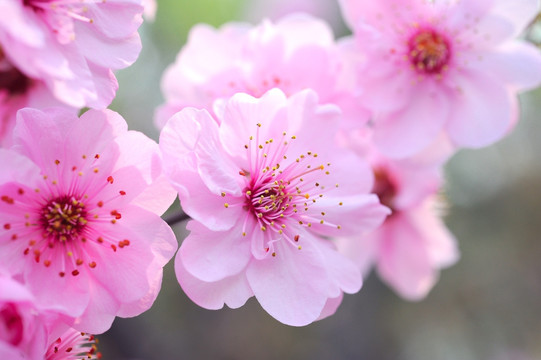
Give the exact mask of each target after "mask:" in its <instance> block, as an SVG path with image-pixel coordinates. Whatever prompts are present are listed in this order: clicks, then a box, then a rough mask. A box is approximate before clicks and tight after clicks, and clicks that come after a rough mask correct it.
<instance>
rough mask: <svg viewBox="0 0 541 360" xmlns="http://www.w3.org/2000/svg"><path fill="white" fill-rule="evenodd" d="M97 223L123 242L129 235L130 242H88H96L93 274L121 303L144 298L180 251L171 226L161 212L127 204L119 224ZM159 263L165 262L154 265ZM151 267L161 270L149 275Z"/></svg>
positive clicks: (91, 251) (89, 250)
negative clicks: (114, 245) (121, 244)
mask: <svg viewBox="0 0 541 360" xmlns="http://www.w3.org/2000/svg"><path fill="white" fill-rule="evenodd" d="M95 226H96V230H97V232H98V233H102V234H108V235H109V236H110V237H111V238H112V239H118V241H119V242H120V241H123V240H124V239H127V240H129V242H130V245H129V246H124V247H122V248H121V247H119V246H117V248H116V250H113V249H110V248H107V247H105V248H104V247H102V246H101V245H98V244H97V243H90V242H89V243H87V244H88V245H90V244H96V245H95V247H94V249H88V252H89V253H90V254H91V256H92V257H93V258H94V259H95V261H96V263H97V267H96V268H95V269H90V274H92V276H93V278H94V279H95V280H97V281H98V282H99V283H100V284H101V286H103V288H105V289H106V290H107V291H108V292H109V293H110V294H112V296H113V297H114V298H116V299H117V300H118V302H119V303H121V302H133V301H136V300H139V299H141V298H143V297H144V296H145V295H146V294H147V293H148V291H149V288H150V286H151V283H152V282H153V279H154V278H155V277H156V276H159V274H160V273H161V271H162V270H161V268H162V267H163V266H164V265H165V264H166V263H167V262H168V261H169V259H171V258H172V257H173V255H174V253H175V251H176V248H177V242H176V239H175V236H174V234H173V232H172V230H171V228H170V227H169V226H168V225H167V224H166V223H165V221H163V220H162V219H161V218H160V217H159V216H157V215H155V214H153V213H151V212H148V211H145V210H143V209H140V208H138V207H135V206H125V207H124V208H123V210H122V219H121V220H119V221H118V222H117V223H116V224H111V223H109V222H107V223H103V224H100V227H99V228H98V226H97V225H95ZM97 247H99V248H97ZM156 263H158V264H160V265H161V266H159V267H156V266H154V264H156ZM148 269H153V270H154V271H156V272H157V273H155V274H151V275H150V278H149V275H148V274H147V271H148ZM144 310H147V309H144ZM142 311H143V309H142Z"/></svg>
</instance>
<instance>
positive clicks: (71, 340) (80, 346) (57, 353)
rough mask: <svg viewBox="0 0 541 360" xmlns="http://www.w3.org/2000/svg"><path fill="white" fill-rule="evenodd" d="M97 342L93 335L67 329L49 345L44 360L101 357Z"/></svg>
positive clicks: (73, 359)
mask: <svg viewBox="0 0 541 360" xmlns="http://www.w3.org/2000/svg"><path fill="white" fill-rule="evenodd" d="M97 343H98V340H97V339H96V338H95V337H94V336H93V335H90V334H86V333H81V332H78V331H75V330H74V329H69V330H67V331H66V332H65V333H64V334H62V336H60V337H59V338H58V339H56V341H54V342H53V343H52V344H50V345H49V349H48V350H47V354H46V355H45V360H79V359H88V360H95V359H101V358H102V355H101V353H100V352H99V351H98V346H97Z"/></svg>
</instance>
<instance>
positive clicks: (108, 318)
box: [73, 282, 120, 334]
mask: <svg viewBox="0 0 541 360" xmlns="http://www.w3.org/2000/svg"><path fill="white" fill-rule="evenodd" d="M87 291H88V292H89V293H92V294H99V295H98V296H94V297H93V299H92V301H91V302H90V303H89V304H88V306H87V308H86V309H85V312H84V313H83V315H81V316H80V317H78V318H77V319H75V322H74V324H73V327H74V328H75V329H77V330H78V331H82V332H87V333H90V334H101V333H104V332H106V331H107V330H109V328H110V327H111V325H112V324H113V320H114V319H115V314H116V313H117V311H118V309H119V306H120V304H119V299H116V298H115V297H114V296H112V294H110V293H109V292H108V291H107V290H106V289H104V288H103V287H102V286H101V285H100V284H99V283H96V282H90V283H89V284H88V288H87Z"/></svg>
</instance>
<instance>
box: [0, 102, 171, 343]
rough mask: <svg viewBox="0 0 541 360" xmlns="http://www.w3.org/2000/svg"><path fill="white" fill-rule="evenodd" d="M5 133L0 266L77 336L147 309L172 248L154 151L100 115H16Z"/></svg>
mask: <svg viewBox="0 0 541 360" xmlns="http://www.w3.org/2000/svg"><path fill="white" fill-rule="evenodd" d="M14 133H15V140H14V143H15V145H14V146H13V147H12V148H11V149H10V150H6V149H0V159H1V161H0V162H1V163H2V165H3V170H2V174H1V175H0V223H1V228H0V264H1V265H0V267H3V268H4V269H5V270H6V271H8V272H9V273H10V274H12V275H13V276H19V277H21V279H22V281H24V283H25V284H26V286H27V287H28V288H29V289H30V290H31V291H32V293H33V294H34V295H35V296H36V298H37V300H38V301H39V303H40V305H41V306H44V307H54V306H62V307H63V308H64V309H65V310H63V312H64V313H65V314H66V315H67V316H69V317H72V318H75V324H74V327H75V328H76V329H77V330H79V331H88V332H90V333H93V334H98V333H101V332H103V331H105V330H107V329H108V328H109V326H110V324H111V322H112V321H113V318H114V316H115V315H118V316H134V315H137V314H139V313H141V312H143V311H145V310H147V309H148V308H149V307H150V306H151V305H152V302H153V301H154V299H155V297H156V296H157V292H158V291H159V288H160V284H161V276H162V267H163V266H164V265H165V264H166V263H167V262H168V261H169V259H170V258H171V257H172V256H173V254H174V252H175V250H176V247H177V246H176V240H175V237H174V235H173V233H172V231H171V229H170V228H169V226H168V225H167V224H166V223H165V222H164V221H163V220H162V219H161V218H160V217H159V215H161V214H162V213H163V212H164V211H165V210H166V209H167V208H168V206H169V205H170V204H171V202H172V200H173V199H174V196H175V192H174V190H173V189H172V188H170V187H169V186H168V185H167V182H166V179H165V177H164V176H162V174H161V158H160V155H159V152H158V146H157V144H156V143H155V142H153V141H152V140H150V139H148V138H147V137H146V136H144V135H143V134H141V133H138V132H134V131H127V125H126V122H125V121H124V119H122V117H120V116H119V115H118V114H116V113H114V112H112V111H109V110H105V111H96V110H90V111H88V112H86V113H85V114H84V115H83V116H81V118H77V116H74V115H72V114H71V113H70V112H67V111H66V110H64V109H60V108H56V109H55V108H53V109H46V110H43V111H40V110H34V109H23V110H21V111H19V113H18V122H17V125H16V128H15V131H14Z"/></svg>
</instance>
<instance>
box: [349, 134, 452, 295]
mask: <svg viewBox="0 0 541 360" xmlns="http://www.w3.org/2000/svg"><path fill="white" fill-rule="evenodd" d="M348 140H349V141H350V143H351V144H353V145H352V147H354V148H355V149H356V150H357V151H360V152H362V154H363V156H365V157H367V158H368V159H369V161H370V163H371V165H372V167H373V169H374V172H375V182H374V188H373V189H372V192H373V193H375V194H377V195H378V197H379V199H380V201H381V203H382V204H384V205H386V206H387V207H389V208H390V209H391V210H392V213H391V215H389V216H388V217H387V218H386V219H385V222H384V223H383V225H382V226H381V227H379V228H377V229H375V230H374V231H373V232H371V233H369V234H367V235H366V236H364V237H362V238H359V237H354V238H353V239H352V238H341V239H340V241H339V245H338V247H339V249H340V251H341V252H342V253H345V254H348V256H349V257H350V258H352V259H353V260H354V261H355V262H356V263H357V264H358V266H359V267H360V268H361V271H362V273H363V275H364V276H367V275H368V274H369V272H370V270H371V268H372V266H375V268H376V269H377V272H378V274H379V276H380V278H381V279H382V280H383V281H384V282H386V283H387V284H388V285H389V286H390V287H392V288H393V289H394V290H395V291H396V292H397V293H398V294H399V295H400V296H402V297H403V298H405V299H408V300H420V299H422V298H424V297H425V296H426V295H427V294H428V292H429V291H430V289H432V287H433V286H434V285H435V283H436V282H437V280H438V277H439V270H440V269H442V268H445V267H448V266H451V265H452V264H454V263H455V262H456V261H457V260H458V256H459V254H458V250H457V245H456V241H455V239H454V237H453V235H452V234H451V233H450V232H449V231H448V230H447V228H446V226H445V224H444V223H443V221H442V220H441V217H440V213H441V211H438V210H439V209H438V200H437V193H438V191H439V189H440V187H441V174H440V164H441V161H443V159H444V158H442V156H441V155H439V156H432V159H431V161H428V160H427V159H428V156H426V155H424V156H422V157H417V158H410V159H403V160H392V159H388V158H386V157H384V156H382V155H381V154H380V153H379V152H378V151H377V150H376V149H375V147H374V146H373V145H372V143H371V133H370V132H369V131H359V132H356V133H349V139H348ZM431 153H433V154H442V153H443V154H447V153H448V151H446V149H445V148H443V149H442V148H441V146H440V148H439V149H438V147H435V146H433V147H432V149H431Z"/></svg>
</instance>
